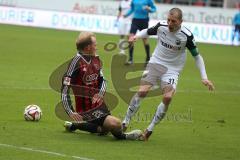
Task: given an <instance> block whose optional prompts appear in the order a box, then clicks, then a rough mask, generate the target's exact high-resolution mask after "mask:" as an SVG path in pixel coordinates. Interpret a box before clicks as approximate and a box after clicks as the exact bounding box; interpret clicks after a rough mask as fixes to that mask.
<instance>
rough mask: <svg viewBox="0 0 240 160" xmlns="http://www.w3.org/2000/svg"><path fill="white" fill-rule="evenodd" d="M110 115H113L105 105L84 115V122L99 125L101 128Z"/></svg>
mask: <svg viewBox="0 0 240 160" xmlns="http://www.w3.org/2000/svg"><path fill="white" fill-rule="evenodd" d="M109 115H111V113H110V111H109V109H108V108H107V106H106V105H105V103H103V104H102V105H101V106H99V107H97V108H95V109H93V110H90V111H87V112H85V113H84V114H82V116H83V120H85V121H87V122H89V123H94V124H97V125H99V126H103V123H104V121H105V119H106V118H107V116H109Z"/></svg>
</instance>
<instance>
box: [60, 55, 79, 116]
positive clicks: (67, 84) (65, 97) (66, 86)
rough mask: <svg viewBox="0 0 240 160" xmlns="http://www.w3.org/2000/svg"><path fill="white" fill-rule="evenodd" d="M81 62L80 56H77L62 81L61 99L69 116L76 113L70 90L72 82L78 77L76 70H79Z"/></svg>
mask: <svg viewBox="0 0 240 160" xmlns="http://www.w3.org/2000/svg"><path fill="white" fill-rule="evenodd" d="M79 60H80V56H75V57H74V58H73V59H72V61H71V62H70V64H69V66H68V69H67V72H66V73H65V75H64V77H63V79H62V89H61V99H62V104H63V107H64V110H65V111H66V113H67V114H68V115H69V114H71V113H73V112H74V109H73V106H72V101H71V97H70V88H71V83H72V80H73V79H74V78H75V76H76V74H75V73H76V70H77V68H78V62H79Z"/></svg>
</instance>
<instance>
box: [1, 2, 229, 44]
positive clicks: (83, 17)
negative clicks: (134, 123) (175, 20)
mask: <svg viewBox="0 0 240 160" xmlns="http://www.w3.org/2000/svg"><path fill="white" fill-rule="evenodd" d="M115 22H116V17H115V16H104V15H92V14H79V13H71V12H57V11H42V10H34V9H24V8H14V7H0V23H2V24H14V25H23V26H35V27H45V28H54V29H64V30H74V31H92V32H98V33H106V34H118V28H117V26H116V25H115ZM156 23H157V21H156V20H151V21H150V26H152V25H154V24H156ZM184 25H185V26H187V27H188V28H189V29H190V30H191V31H192V33H193V34H194V36H195V39H196V41H197V42H204V43H215V44H227V45H229V44H231V37H232V34H233V28H232V26H231V25H214V24H201V23H184Z"/></svg>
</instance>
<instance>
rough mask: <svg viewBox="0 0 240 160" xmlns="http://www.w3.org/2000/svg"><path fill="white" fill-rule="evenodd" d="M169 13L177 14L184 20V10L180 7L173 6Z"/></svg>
mask: <svg viewBox="0 0 240 160" xmlns="http://www.w3.org/2000/svg"><path fill="white" fill-rule="evenodd" d="M169 14H171V15H173V14H174V15H177V16H178V19H179V20H182V18H183V13H182V10H181V9H179V8H172V9H170V11H169Z"/></svg>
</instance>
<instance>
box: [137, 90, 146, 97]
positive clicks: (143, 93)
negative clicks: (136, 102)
mask: <svg viewBox="0 0 240 160" xmlns="http://www.w3.org/2000/svg"><path fill="white" fill-rule="evenodd" d="M147 93H148V92H147V91H138V96H139V97H141V98H144V97H146V96H147Z"/></svg>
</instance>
